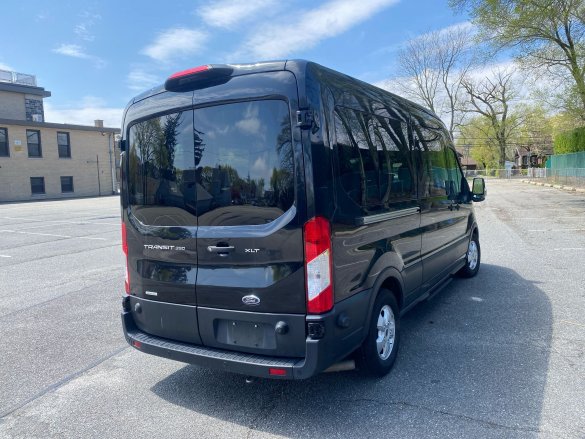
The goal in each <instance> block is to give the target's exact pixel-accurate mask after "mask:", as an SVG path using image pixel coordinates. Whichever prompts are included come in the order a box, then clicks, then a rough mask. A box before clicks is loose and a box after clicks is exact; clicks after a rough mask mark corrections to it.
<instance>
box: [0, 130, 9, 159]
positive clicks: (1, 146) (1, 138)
mask: <svg viewBox="0 0 585 439" xmlns="http://www.w3.org/2000/svg"><path fill="white" fill-rule="evenodd" d="M0 157H10V150H9V148H8V130H7V129H6V128H0Z"/></svg>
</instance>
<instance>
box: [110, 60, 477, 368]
mask: <svg viewBox="0 0 585 439" xmlns="http://www.w3.org/2000/svg"><path fill="white" fill-rule="evenodd" d="M121 148H122V150H123V151H124V153H123V161H122V172H121V174H122V178H121V181H122V183H121V200H122V237H123V249H124V253H125V255H126V258H127V266H126V285H125V286H126V296H125V297H124V299H123V313H122V321H123V325H124V333H125V336H126V339H127V341H128V343H130V344H131V345H132V346H133V347H135V348H137V349H139V350H141V351H143V352H146V353H149V354H154V355H158V356H161V357H166V358H171V359H174V360H179V361H183V362H187V363H194V364H198V365H201V366H205V367H211V368H215V369H222V370H226V371H231V372H236V373H241V374H245V375H250V376H258V377H270V378H281V379H303V378H308V377H310V376H312V375H315V374H317V373H319V372H321V371H323V370H325V369H326V368H328V367H329V366H331V365H332V364H334V363H336V362H338V361H340V360H343V359H345V358H347V357H348V356H350V355H353V356H354V358H356V360H357V361H358V365H359V367H361V368H362V369H365V370H367V371H369V372H371V373H373V374H375V375H384V374H386V373H387V372H388V371H389V370H390V368H391V367H392V364H393V362H394V360H395V358H396V352H397V349H398V343H399V336H400V332H399V329H400V316H402V315H403V314H404V313H405V312H406V311H408V310H409V309H410V308H412V307H413V306H414V305H415V304H416V303H418V302H420V301H421V300H423V299H426V298H428V297H429V296H430V295H432V294H433V293H435V292H436V291H438V290H439V289H441V288H442V287H443V286H444V285H445V284H446V283H447V282H448V281H449V280H450V278H451V277H452V276H453V275H455V274H457V273H459V274H461V275H463V276H465V277H470V276H474V275H475V274H476V273H477V271H478V269H479V264H480V247H479V232H478V229H477V225H476V222H475V217H474V213H473V208H472V201H481V200H483V199H484V181H483V180H482V179H475V180H474V182H473V190H471V189H470V188H469V185H468V183H467V181H466V179H465V178H464V177H463V174H462V172H461V169H460V165H459V162H458V158H457V154H456V152H455V150H454V148H453V146H452V142H451V139H450V138H449V135H448V133H447V132H446V130H445V128H444V126H443V124H442V123H441V121H440V120H439V119H438V118H437V117H436V116H435V115H434V114H433V113H431V112H430V111H428V110H426V109H424V108H422V107H420V106H418V105H416V104H414V103H412V102H409V101H407V100H405V99H402V98H400V97H398V96H395V95H393V94H391V93H388V92H386V91H384V90H381V89H379V88H376V87H374V86H372V85H369V84H366V83H364V82H361V81H358V80H356V79H354V78H351V77H349V76H346V75H343V74H341V73H338V72H335V71H333V70H330V69H327V68H325V67H322V66H320V65H318V64H315V63H312V62H307V61H279V62H265V63H258V64H240V65H206V66H201V67H196V68H194V69H190V70H186V71H183V72H179V73H176V74H174V75H172V76H171V77H170V78H169V79H168V80H167V81H166V83H165V84H164V86H161V87H160V88H156V89H153V90H150V91H149V92H147V93H144V94H142V95H140V96H138V97H136V98H135V99H133V100H132V101H131V102H130V104H129V105H128V107H127V108H126V110H125V113H124V120H123V129H122V141H121Z"/></svg>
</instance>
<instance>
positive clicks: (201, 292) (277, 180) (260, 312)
mask: <svg viewBox="0 0 585 439" xmlns="http://www.w3.org/2000/svg"><path fill="white" fill-rule="evenodd" d="M281 75H282V73H281ZM291 77H292V75H290V77H289V79H291ZM292 78H294V77H292ZM293 80H294V79H293ZM295 95H296V90H295ZM294 98H296V96H294ZM292 126H293V125H292V120H291V111H290V108H289V100H288V99H287V97H285V96H283V97H269V98H263V99H257V100H247V101H243V102H231V103H226V104H221V105H213V106H206V107H201V108H196V109H195V110H194V112H193V131H194V133H195V144H196V145H197V146H196V148H199V150H200V152H201V158H200V161H199V163H198V165H197V176H196V181H197V215H198V235H197V252H198V274H197V285H196V291H197V304H198V319H199V328H200V333H201V338H202V341H203V343H204V344H205V345H207V346H214V347H219V348H224V349H225V348H228V349H232V350H239V351H243V352H250V353H260V354H266V355H273V356H288V357H302V356H304V353H305V352H304V351H305V309H306V300H305V287H304V285H305V281H304V267H303V235H302V223H301V222H300V220H299V214H298V209H297V202H296V200H297V197H296V196H295V187H296V182H297V175H298V173H297V174H296V173H295V170H298V168H297V166H298V164H297V163H295V144H294V142H293V136H292V134H293V132H292V129H293V128H292ZM294 129H297V128H294ZM298 148H300V145H298V146H297V147H296V149H297V151H298ZM279 325H280V329H279V328H277V326H279Z"/></svg>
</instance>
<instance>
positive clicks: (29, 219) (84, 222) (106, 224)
mask: <svg viewBox="0 0 585 439" xmlns="http://www.w3.org/2000/svg"><path fill="white" fill-rule="evenodd" d="M0 219H8V220H18V221H32V222H36V223H55V224H103V225H104V226H119V225H120V223H101V222H96V221H83V220H80V221H58V220H38V219H32V218H18V217H14V216H0Z"/></svg>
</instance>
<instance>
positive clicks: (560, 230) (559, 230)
mask: <svg viewBox="0 0 585 439" xmlns="http://www.w3.org/2000/svg"><path fill="white" fill-rule="evenodd" d="M527 232H585V229H533V230H527Z"/></svg>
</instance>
